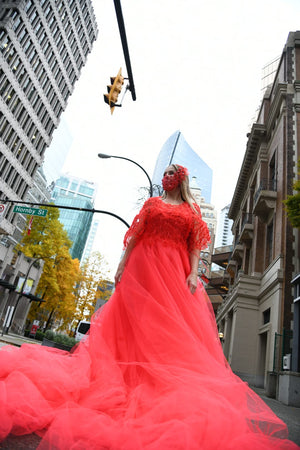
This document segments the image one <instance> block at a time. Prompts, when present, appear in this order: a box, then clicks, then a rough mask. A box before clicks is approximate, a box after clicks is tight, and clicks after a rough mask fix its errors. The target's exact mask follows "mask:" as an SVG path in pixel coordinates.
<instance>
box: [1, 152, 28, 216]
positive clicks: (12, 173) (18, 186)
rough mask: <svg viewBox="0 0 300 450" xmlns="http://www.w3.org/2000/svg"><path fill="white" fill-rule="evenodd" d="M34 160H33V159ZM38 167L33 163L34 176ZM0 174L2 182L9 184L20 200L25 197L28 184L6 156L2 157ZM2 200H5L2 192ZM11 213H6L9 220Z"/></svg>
mask: <svg viewBox="0 0 300 450" xmlns="http://www.w3.org/2000/svg"><path fill="white" fill-rule="evenodd" d="M31 160H32V158H31ZM36 168H37V165H36V164H35V163H34V162H33V163H32V167H31V168H30V170H31V172H32V174H33V173H34V172H35V170H36ZM0 173H1V180H2V181H3V182H5V183H6V184H7V186H8V187H9V188H10V189H12V190H13V192H15V193H16V194H17V195H18V196H19V197H20V198H22V197H23V196H24V195H25V192H26V190H27V189H28V184H27V183H26V181H25V180H24V178H22V176H21V175H20V174H19V173H18V172H17V170H16V169H15V168H14V167H13V166H12V165H11V163H10V162H9V161H8V160H7V159H6V158H5V156H4V155H1V157H0ZM0 196H1V199H3V198H4V194H3V192H0ZM8 216H9V211H6V214H5V217H6V218H7V219H8V220H9V219H10V217H8Z"/></svg>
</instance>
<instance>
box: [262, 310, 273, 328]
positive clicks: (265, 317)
mask: <svg viewBox="0 0 300 450" xmlns="http://www.w3.org/2000/svg"><path fill="white" fill-rule="evenodd" d="M270 317H271V308H268V309H265V311H264V312H263V324H264V325H265V324H266V323H269V322H270Z"/></svg>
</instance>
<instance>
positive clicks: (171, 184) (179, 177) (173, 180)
mask: <svg viewBox="0 0 300 450" xmlns="http://www.w3.org/2000/svg"><path fill="white" fill-rule="evenodd" d="M187 175H188V171H187V169H186V168H185V167H183V166H178V170H177V171H176V172H175V173H174V174H173V175H164V177H163V179H162V180H161V183H162V187H163V189H164V191H172V190H173V189H175V188H176V187H177V186H179V185H180V184H181V183H182V181H183V180H184V179H185V177H186V176H187Z"/></svg>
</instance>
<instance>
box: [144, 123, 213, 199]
mask: <svg viewBox="0 0 300 450" xmlns="http://www.w3.org/2000/svg"><path fill="white" fill-rule="evenodd" d="M170 164H181V165H182V166H185V167H187V168H188V170H189V176H190V181H191V180H192V178H193V177H196V178H197V180H198V184H200V188H201V193H202V197H204V199H205V201H206V203H210V202H211V189H212V169H211V168H210V167H208V165H207V164H206V163H205V162H204V161H203V159H201V158H200V156H199V155H197V153H196V152H195V151H194V150H193V149H192V148H191V147H190V146H189V144H188V143H187V142H186V140H185V139H184V137H183V135H182V133H181V132H180V131H176V132H175V133H174V134H172V136H170V137H169V139H168V140H167V141H166V142H165V144H164V145H163V147H162V149H161V151H160V153H159V155H158V158H157V160H156V165H155V168H154V172H153V177H152V184H153V186H154V195H160V189H159V188H157V186H159V187H161V180H162V177H163V172H164V170H165V168H166V167H168V166H169V165H170Z"/></svg>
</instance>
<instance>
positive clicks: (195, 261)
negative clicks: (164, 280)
mask: <svg viewBox="0 0 300 450" xmlns="http://www.w3.org/2000/svg"><path fill="white" fill-rule="evenodd" d="M199 259H200V250H193V251H192V252H191V253H190V264H191V271H190V274H189V275H188V277H187V279H186V282H187V285H188V287H189V289H190V291H191V293H192V294H194V293H195V291H196V289H197V283H198V265H199Z"/></svg>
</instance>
